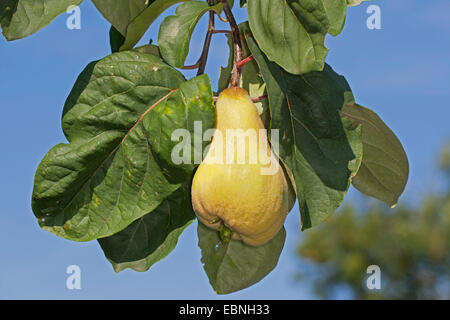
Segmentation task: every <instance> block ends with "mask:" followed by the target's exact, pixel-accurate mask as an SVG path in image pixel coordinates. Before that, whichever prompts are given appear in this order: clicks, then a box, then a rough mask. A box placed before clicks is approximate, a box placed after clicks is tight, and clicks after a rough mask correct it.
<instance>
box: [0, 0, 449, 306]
mask: <svg viewBox="0 0 450 320" xmlns="http://www.w3.org/2000/svg"><path fill="white" fill-rule="evenodd" d="M370 4H377V5H379V6H380V8H381V19H382V29H381V30H369V29H367V27H366V19H367V18H368V14H367V13H366V9H367V7H368V6H369V5H370ZM173 12H174V8H171V9H170V10H169V11H168V13H173ZM448 12H450V2H449V1H448V0H433V1H413V0H397V1H390V0H380V1H371V2H368V3H363V4H362V5H361V6H358V7H354V8H350V9H349V12H348V16H347V22H346V26H345V28H344V30H343V33H342V34H341V35H339V36H338V37H336V38H333V37H331V36H328V38H327V41H326V44H327V46H328V47H329V48H330V53H329V55H328V58H327V62H328V63H329V64H330V65H331V66H332V67H333V68H334V69H335V70H336V71H337V72H339V73H341V74H343V75H345V77H346V78H347V80H348V81H349V83H350V85H351V87H352V89H353V92H354V94H355V96H356V99H357V102H358V103H359V104H361V105H364V106H366V107H369V108H372V109H373V110H375V111H376V112H377V113H378V114H379V115H380V116H381V117H382V119H383V120H384V121H385V122H386V123H387V124H388V125H389V126H390V127H391V128H392V129H393V130H394V132H395V133H396V134H397V135H398V137H399V138H400V140H401V141H402V143H403V145H404V147H405V150H406V152H407V154H408V157H409V160H410V179H409V181H408V185H407V187H406V191H405V194H404V195H403V196H402V197H401V198H400V203H405V204H409V205H414V204H416V203H417V202H418V199H419V198H420V196H421V195H423V194H424V193H426V192H429V191H430V190H431V189H433V188H438V185H437V184H436V182H438V181H439V179H438V172H437V170H436V169H435V159H436V155H437V153H438V151H439V149H440V147H441V146H442V145H443V143H444V141H445V140H446V139H450V128H449V119H450V108H449V101H450V80H449V78H450V64H449V62H448V59H449V57H450V19H448ZM81 14H82V16H81V19H82V21H81V22H82V25H81V27H82V29H81V30H68V29H67V28H66V19H67V17H68V15H66V14H63V15H62V16H60V17H59V18H57V19H56V20H55V21H54V22H52V23H51V25H50V26H48V27H47V28H45V29H43V30H41V31H40V32H38V33H37V34H35V35H32V36H30V37H28V38H25V39H23V40H18V41H14V42H9V43H8V42H7V41H6V40H5V39H4V38H3V37H1V39H0V73H1V78H0V110H1V114H2V119H3V123H2V125H1V126H0V136H1V137H2V138H3V139H2V140H1V142H0V145H1V150H2V156H1V157H0V257H1V258H0V259H1V265H0V299H1V298H3V299H5V298H6V299H11V298H13V299H16V298H23V299H29V298H33V299H47V298H50V299H51V298H61V299H80V298H85V299H92V298H97V299H102V298H106V299H219V298H227V299H244V298H245V299H303V298H313V297H314V296H313V295H312V293H311V290H310V287H309V286H307V285H305V284H303V283H298V282H295V281H294V279H295V275H296V272H297V271H299V268H300V266H301V264H300V262H299V260H298V259H297V258H296V256H295V247H296V245H297V244H298V242H299V241H301V232H300V230H299V213H298V207H297V206H296V207H295V208H294V209H293V211H292V212H291V213H290V215H289V216H288V219H287V221H286V229H287V234H288V235H287V241H286V245H285V248H284V250H283V253H282V255H281V258H280V260H279V263H278V266H277V268H276V269H275V270H274V271H273V272H272V273H271V274H269V275H268V276H267V277H266V278H265V279H263V280H262V281H261V282H260V283H258V284H256V285H254V286H252V287H250V288H248V289H245V290H242V291H240V292H237V293H234V294H231V295H227V296H217V295H215V294H214V292H213V290H212V289H211V287H210V286H209V283H208V279H207V277H206V275H205V273H204V271H203V269H202V266H201V263H200V250H199V248H198V246H197V235H196V224H194V225H193V226H191V227H189V228H188V230H187V231H186V232H185V233H184V234H183V235H182V236H181V238H180V241H179V245H178V246H177V248H176V249H175V251H174V252H172V253H171V254H170V255H169V256H168V257H167V258H166V259H164V260H163V261H161V262H159V263H157V264H156V265H154V266H153V267H152V268H151V269H150V270H149V271H148V272H145V273H137V272H134V271H131V270H126V271H124V272H121V273H119V274H117V275H116V274H114V272H113V270H112V268H111V266H110V264H109V263H108V262H107V260H106V259H105V258H104V256H103V253H102V251H101V249H100V247H99V246H98V244H97V243H96V242H95V241H93V242H88V243H75V242H71V241H67V240H64V239H60V238H57V237H56V236H54V235H52V234H50V233H47V232H45V231H42V230H40V229H39V227H38V225H37V223H36V221H35V219H34V216H33V213H32V211H31V208H30V198H31V192H32V185H33V176H34V172H35V170H36V167H37V165H38V163H39V162H40V160H41V159H42V157H43V156H44V155H45V153H46V152H47V151H48V150H49V149H50V148H51V147H52V146H54V145H55V144H57V143H60V142H65V139H64V136H63V133H62V130H61V127H60V117H61V112H62V107H63V104H64V101H65V99H66V97H67V95H68V93H69V91H70V89H71V88H72V86H73V84H74V82H75V79H76V78H77V76H78V75H79V73H80V72H81V70H82V69H83V68H84V67H85V65H86V64H88V63H89V62H90V61H92V60H97V59H101V58H102V57H104V56H106V55H108V54H109V39H108V31H109V25H108V23H107V22H106V21H105V20H104V19H103V17H102V16H101V15H100V14H99V13H98V12H97V11H96V10H95V8H94V6H93V5H92V3H91V2H90V1H85V2H84V3H83V4H82V5H81ZM162 18H163V17H161V18H160V19H158V21H157V23H156V24H158V23H159V22H160V21H161V20H162ZM237 18H238V20H239V22H240V21H244V19H245V10H238V13H237ZM205 24H206V20H205V19H202V20H201V22H200V24H199V28H198V29H200V30H204V27H205ZM202 27H203V28H202ZM200 30H198V31H196V32H195V33H194V35H193V40H192V43H191V53H190V56H189V58H188V61H187V63H188V64H189V63H194V62H195V60H196V59H197V57H198V55H199V53H200V50H201V46H202V44H203V37H204V36H203V31H200ZM157 31H158V28H157V27H156V26H153V27H152V28H151V29H150V30H149V32H148V33H147V34H146V36H145V38H144V42H148V40H149V39H150V38H153V39H155V41H156V39H157ZM227 54H228V48H227V46H226V41H225V40H224V36H223V35H216V36H215V38H214V40H213V49H212V51H211V57H210V59H209V63H208V67H207V73H208V74H209V75H210V77H211V79H212V81H213V83H214V84H215V83H216V81H217V75H218V68H219V66H220V65H225V64H226V60H227ZM185 74H186V75H187V76H188V77H190V76H192V75H193V73H192V72H187V73H185ZM358 199H360V195H359V194H358V192H357V191H355V190H353V189H351V190H350V192H349V194H348V196H347V198H346V200H345V202H347V203H350V202H352V201H357V200H358ZM337 214H339V213H337ZM72 264H76V265H79V266H80V267H81V272H82V289H81V290H72V291H70V290H67V289H66V285H65V284H66V278H67V276H68V275H67V274H66V273H65V271H66V268H67V266H69V265H72Z"/></svg>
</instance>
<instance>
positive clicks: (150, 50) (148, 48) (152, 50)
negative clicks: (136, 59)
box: [133, 44, 161, 58]
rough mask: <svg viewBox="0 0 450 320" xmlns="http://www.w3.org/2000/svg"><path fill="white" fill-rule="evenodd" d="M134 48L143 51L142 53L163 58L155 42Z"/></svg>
mask: <svg viewBox="0 0 450 320" xmlns="http://www.w3.org/2000/svg"><path fill="white" fill-rule="evenodd" d="M133 50H134V51H137V52H141V53H147V54H152V55H154V56H157V57H160V58H161V54H160V52H159V47H158V46H155V45H154V44H146V45H143V46H140V47H137V48H134V49H133Z"/></svg>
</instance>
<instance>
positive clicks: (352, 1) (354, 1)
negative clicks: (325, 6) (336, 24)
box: [347, 0, 367, 7]
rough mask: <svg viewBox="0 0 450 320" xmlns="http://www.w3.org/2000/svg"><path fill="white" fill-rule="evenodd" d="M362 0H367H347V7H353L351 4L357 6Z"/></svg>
mask: <svg viewBox="0 0 450 320" xmlns="http://www.w3.org/2000/svg"><path fill="white" fill-rule="evenodd" d="M363 1H367V0H347V5H348V6H349V7H353V6H357V5H359V4H361V3H362V2H363Z"/></svg>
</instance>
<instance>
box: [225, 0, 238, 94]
mask: <svg viewBox="0 0 450 320" xmlns="http://www.w3.org/2000/svg"><path fill="white" fill-rule="evenodd" d="M220 2H222V4H223V11H224V12H225V16H226V17H227V20H228V22H229V24H230V27H231V32H232V35H233V44H234V64H233V71H232V75H231V81H230V85H231V86H232V87H238V86H239V83H240V78H241V72H240V70H239V68H238V63H239V62H240V61H241V60H242V42H241V35H240V32H239V27H238V25H237V23H236V20H235V19H234V15H233V12H232V11H231V8H230V5H229V4H228V2H227V0H220Z"/></svg>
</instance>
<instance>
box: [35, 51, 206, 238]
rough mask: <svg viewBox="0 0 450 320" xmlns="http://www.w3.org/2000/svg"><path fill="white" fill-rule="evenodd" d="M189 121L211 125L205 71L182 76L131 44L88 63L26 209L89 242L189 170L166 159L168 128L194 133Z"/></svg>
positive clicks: (166, 191) (49, 226)
mask: <svg viewBox="0 0 450 320" xmlns="http://www.w3.org/2000/svg"><path fill="white" fill-rule="evenodd" d="M195 121H202V124H203V129H205V130H206V129H209V128H212V127H213V126H214V103H213V96H212V90H211V85H210V81H209V79H208V77H207V76H201V77H197V78H194V79H191V80H189V81H185V80H184V77H183V76H182V75H181V74H180V73H179V72H178V71H176V70H175V69H173V68H172V67H170V66H168V65H167V64H165V63H163V62H162V60H161V59H159V58H158V57H156V56H154V55H149V54H144V53H139V52H136V51H125V52H119V53H115V54H112V55H110V56H108V57H106V58H104V59H102V60H100V61H99V62H96V63H95V62H94V63H92V64H90V65H89V66H88V67H87V68H86V70H85V71H83V73H82V74H81V75H80V77H79V79H78V80H77V82H76V84H75V86H74V88H73V90H72V92H71V94H70V95H69V98H68V100H67V102H66V105H65V107H64V112H63V123H62V125H63V129H64V132H65V134H66V137H67V139H68V141H69V142H70V143H69V144H58V145H57V146H55V147H54V148H53V149H51V150H50V151H49V153H48V154H47V155H46V156H45V157H44V159H43V160H42V162H41V163H40V165H39V167H38V169H37V172H36V177H35V183H34V190H33V197H32V208H33V211H34V213H35V215H36V217H37V219H38V221H39V224H40V225H41V227H42V228H43V229H45V230H47V231H50V232H52V233H54V234H56V235H58V236H60V237H63V238H67V239H71V240H77V241H89V240H93V239H97V238H102V237H107V236H110V235H113V234H115V233H117V232H118V231H120V230H122V229H124V228H126V227H127V226H128V225H130V224H131V223H132V222H133V221H135V220H136V219H138V218H140V217H142V216H144V215H145V214H147V213H149V212H151V211H153V210H154V209H155V208H156V207H158V206H159V205H160V204H161V202H162V201H163V200H164V199H166V198H167V197H168V196H169V195H171V194H172V193H173V192H174V191H175V190H177V189H178V188H179V187H180V186H181V184H182V183H183V182H184V181H185V180H186V179H187V178H188V177H190V175H191V174H192V171H193V169H194V164H190V163H189V164H180V165H177V164H174V163H173V162H172V160H171V151H172V148H174V146H176V145H177V144H178V142H177V141H172V140H171V134H172V133H173V131H174V130H176V129H179V128H185V129H187V130H189V132H190V133H191V135H192V136H194V129H193V128H194V122H195ZM197 134H202V133H197ZM196 147H197V146H194V147H193V148H192V152H195V151H196V150H197V149H196ZM199 147H202V146H199Z"/></svg>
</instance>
